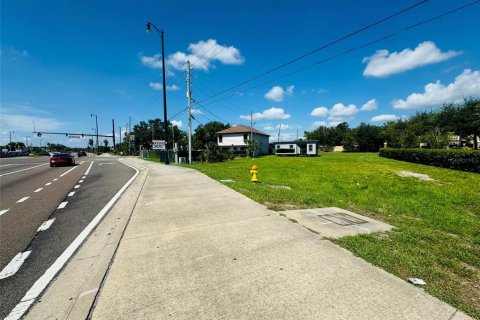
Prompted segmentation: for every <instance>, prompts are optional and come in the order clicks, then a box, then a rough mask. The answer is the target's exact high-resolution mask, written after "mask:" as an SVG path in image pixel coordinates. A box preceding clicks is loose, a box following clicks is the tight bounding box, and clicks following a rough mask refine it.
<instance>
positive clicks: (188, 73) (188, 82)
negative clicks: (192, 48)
mask: <svg viewBox="0 0 480 320" xmlns="http://www.w3.org/2000/svg"><path fill="white" fill-rule="evenodd" d="M187 105H188V163H189V164H192V88H191V81H190V61H187Z"/></svg>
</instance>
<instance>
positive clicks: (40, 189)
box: [33, 188, 43, 192]
mask: <svg viewBox="0 0 480 320" xmlns="http://www.w3.org/2000/svg"><path fill="white" fill-rule="evenodd" d="M42 190H43V188H38V189H37V190H35V191H33V192H40V191H42Z"/></svg>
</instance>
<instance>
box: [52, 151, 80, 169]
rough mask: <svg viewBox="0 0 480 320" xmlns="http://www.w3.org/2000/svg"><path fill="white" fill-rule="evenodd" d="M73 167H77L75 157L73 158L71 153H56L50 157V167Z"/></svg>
mask: <svg viewBox="0 0 480 320" xmlns="http://www.w3.org/2000/svg"><path fill="white" fill-rule="evenodd" d="M62 165H66V166H69V165H71V166H73V165H75V157H74V156H72V155H71V154H70V153H54V154H53V155H52V156H51V157H50V167H56V166H62Z"/></svg>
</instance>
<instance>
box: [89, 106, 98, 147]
mask: <svg viewBox="0 0 480 320" xmlns="http://www.w3.org/2000/svg"><path fill="white" fill-rule="evenodd" d="M93 116H95V125H96V128H97V129H96V131H95V135H96V137H97V142H96V146H97V155H98V117H97V115H96V114H95V113H91V114H90V117H93Z"/></svg>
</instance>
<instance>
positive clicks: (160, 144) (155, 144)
mask: <svg viewBox="0 0 480 320" xmlns="http://www.w3.org/2000/svg"><path fill="white" fill-rule="evenodd" d="M152 149H153V150H165V140H153V141H152Z"/></svg>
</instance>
